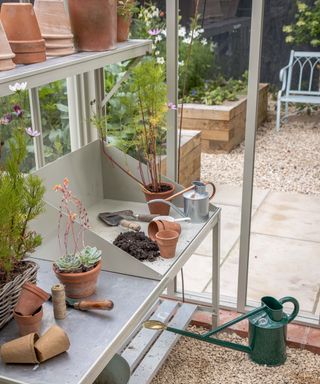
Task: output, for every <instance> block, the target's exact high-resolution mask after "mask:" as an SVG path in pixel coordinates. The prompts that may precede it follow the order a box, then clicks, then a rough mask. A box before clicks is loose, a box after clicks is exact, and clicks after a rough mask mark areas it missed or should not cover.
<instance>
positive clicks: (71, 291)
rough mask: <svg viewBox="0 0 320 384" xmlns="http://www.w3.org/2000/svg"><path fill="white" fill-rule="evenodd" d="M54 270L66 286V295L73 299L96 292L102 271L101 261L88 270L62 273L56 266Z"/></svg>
mask: <svg viewBox="0 0 320 384" xmlns="http://www.w3.org/2000/svg"><path fill="white" fill-rule="evenodd" d="M53 270H54V272H55V274H56V276H57V278H58V279H59V281H60V283H61V284H63V285H64V286H65V290H66V296H67V297H70V298H72V299H80V298H82V297H88V296H91V295H93V294H94V293H95V291H96V285H97V281H98V277H99V274H100V271H101V261H99V262H98V264H97V265H96V266H95V267H94V268H93V269H91V270H90V271H88V272H80V273H61V272H58V271H57V269H56V268H55V267H53Z"/></svg>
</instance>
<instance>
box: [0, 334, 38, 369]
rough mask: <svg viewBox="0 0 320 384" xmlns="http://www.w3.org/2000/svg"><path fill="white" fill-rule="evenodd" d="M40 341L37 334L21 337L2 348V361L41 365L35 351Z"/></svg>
mask: <svg viewBox="0 0 320 384" xmlns="http://www.w3.org/2000/svg"><path fill="white" fill-rule="evenodd" d="M38 339H39V336H38V335H37V334H36V333H30V334H29V335H26V336H23V337H19V338H18V339H14V340H11V341H9V342H8V343H5V344H3V345H2V346H1V359H2V361H3V362H4V363H12V364H35V363H39V361H38V359H37V356H36V352H35V349H34V345H35V342H36V341H37V340H38Z"/></svg>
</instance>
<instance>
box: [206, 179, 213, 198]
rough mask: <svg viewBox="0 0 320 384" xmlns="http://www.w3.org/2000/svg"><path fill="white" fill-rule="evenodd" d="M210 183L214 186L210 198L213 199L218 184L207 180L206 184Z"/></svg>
mask: <svg viewBox="0 0 320 384" xmlns="http://www.w3.org/2000/svg"><path fill="white" fill-rule="evenodd" d="M208 184H209V185H211V187H212V194H211V196H210V197H209V200H211V199H212V198H213V196H214V195H215V194H216V186H215V185H214V184H213V183H212V182H211V181H206V182H205V185H208Z"/></svg>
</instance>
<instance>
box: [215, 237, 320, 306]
mask: <svg viewBox="0 0 320 384" xmlns="http://www.w3.org/2000/svg"><path fill="white" fill-rule="evenodd" d="M319 256H320V243H314V242H308V241H301V240H291V239H285V238H281V237H275V236H268V235H260V234H252V236H251V247H250V262H249V281H248V300H254V301H260V298H261V297H262V296H265V295H271V296H275V297H282V296H293V297H295V298H296V299H297V300H298V301H299V302H300V305H301V310H303V311H306V312H314V311H315V305H316V303H317V301H316V300H317V293H318V290H319V288H320V257H319ZM238 257H239V249H237V248H235V249H233V250H232V252H231V254H230V256H229V257H228V258H227V260H226V261H225V263H224V264H223V266H222V268H221V294H223V295H225V294H227V295H231V296H234V295H235V293H236V287H237V281H236V276H237V272H238Z"/></svg>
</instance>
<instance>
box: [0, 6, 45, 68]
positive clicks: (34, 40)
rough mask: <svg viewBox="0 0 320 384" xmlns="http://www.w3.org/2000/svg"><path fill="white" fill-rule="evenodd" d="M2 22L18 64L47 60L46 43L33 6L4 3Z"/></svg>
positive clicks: (14, 59)
mask: <svg viewBox="0 0 320 384" xmlns="http://www.w3.org/2000/svg"><path fill="white" fill-rule="evenodd" d="M0 16H1V21H2V24H3V27H4V30H5V33H6V35H7V38H8V40H9V43H10V46H11V49H12V51H13V53H15V57H14V58H13V61H14V62H15V63H16V64H32V63H38V62H41V61H45V60H46V46H45V41H44V39H43V38H42V37H41V33H40V29H39V25H38V21H37V18H36V15H35V13H34V10H33V7H32V4H28V3H3V4H2V6H1V14H0Z"/></svg>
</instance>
